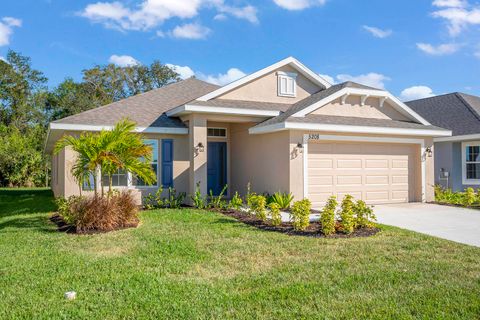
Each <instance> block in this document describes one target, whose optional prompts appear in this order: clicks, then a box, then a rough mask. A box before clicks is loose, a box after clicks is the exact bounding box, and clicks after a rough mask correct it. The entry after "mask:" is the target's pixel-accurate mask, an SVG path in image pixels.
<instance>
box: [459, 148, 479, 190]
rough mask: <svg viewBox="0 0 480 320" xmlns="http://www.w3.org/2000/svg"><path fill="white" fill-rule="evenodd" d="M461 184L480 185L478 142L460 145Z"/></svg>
mask: <svg viewBox="0 0 480 320" xmlns="http://www.w3.org/2000/svg"><path fill="white" fill-rule="evenodd" d="M462 173H463V184H480V142H464V143H462Z"/></svg>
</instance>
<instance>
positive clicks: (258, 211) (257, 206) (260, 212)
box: [250, 195, 267, 221]
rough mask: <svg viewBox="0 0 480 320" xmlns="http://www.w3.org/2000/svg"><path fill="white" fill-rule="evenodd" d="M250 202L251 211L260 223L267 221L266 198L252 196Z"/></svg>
mask: <svg viewBox="0 0 480 320" xmlns="http://www.w3.org/2000/svg"><path fill="white" fill-rule="evenodd" d="M250 202H251V209H252V211H253V213H254V214H255V216H256V217H257V218H259V219H261V220H262V221H266V220H267V210H266V208H265V207H266V205H267V198H265V197H264V196H261V195H254V196H251V198H250Z"/></svg>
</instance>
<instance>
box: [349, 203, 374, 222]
mask: <svg viewBox="0 0 480 320" xmlns="http://www.w3.org/2000/svg"><path fill="white" fill-rule="evenodd" d="M353 212H354V213H355V227H356V228H371V227H373V226H374V225H375V224H374V221H376V220H377V218H376V217H375V215H374V214H373V209H372V207H370V206H367V204H366V203H365V201H362V200H358V201H357V203H356V204H355V205H354V207H353Z"/></svg>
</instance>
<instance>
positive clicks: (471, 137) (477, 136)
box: [433, 133, 480, 142]
mask: <svg viewBox="0 0 480 320" xmlns="http://www.w3.org/2000/svg"><path fill="white" fill-rule="evenodd" d="M463 140H480V133H474V134H465V135H461V136H453V137H444V138H434V139H433V142H456V141H463Z"/></svg>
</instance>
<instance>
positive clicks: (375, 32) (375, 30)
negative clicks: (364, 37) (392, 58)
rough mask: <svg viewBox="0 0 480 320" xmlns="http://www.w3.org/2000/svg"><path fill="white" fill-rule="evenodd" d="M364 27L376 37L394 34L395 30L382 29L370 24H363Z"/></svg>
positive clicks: (381, 37)
mask: <svg viewBox="0 0 480 320" xmlns="http://www.w3.org/2000/svg"><path fill="white" fill-rule="evenodd" d="M363 29H365V30H367V31H368V32H370V33H371V34H372V35H373V36H374V37H376V38H380V39H383V38H387V37H389V36H391V35H392V33H393V31H392V30H389V29H388V30H382V29H379V28H376V27H370V26H363Z"/></svg>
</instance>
